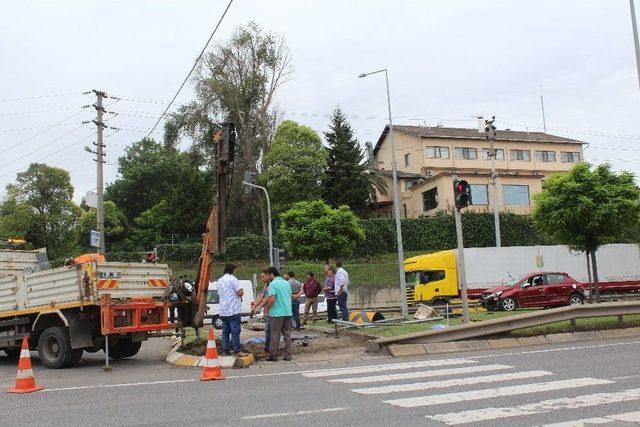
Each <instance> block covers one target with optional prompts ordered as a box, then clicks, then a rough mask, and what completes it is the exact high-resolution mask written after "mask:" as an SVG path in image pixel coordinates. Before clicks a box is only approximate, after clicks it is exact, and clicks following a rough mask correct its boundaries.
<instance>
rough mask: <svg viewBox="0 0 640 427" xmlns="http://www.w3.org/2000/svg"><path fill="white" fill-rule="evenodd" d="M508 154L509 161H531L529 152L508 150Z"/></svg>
mask: <svg viewBox="0 0 640 427" xmlns="http://www.w3.org/2000/svg"><path fill="white" fill-rule="evenodd" d="M509 152H510V158H511V160H520V161H523V162H530V161H531V151H529V150H509Z"/></svg>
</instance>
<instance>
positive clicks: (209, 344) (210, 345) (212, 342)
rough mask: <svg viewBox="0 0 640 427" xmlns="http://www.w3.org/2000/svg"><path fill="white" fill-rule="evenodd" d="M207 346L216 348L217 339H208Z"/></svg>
mask: <svg viewBox="0 0 640 427" xmlns="http://www.w3.org/2000/svg"><path fill="white" fill-rule="evenodd" d="M207 348H216V342H215V341H207Z"/></svg>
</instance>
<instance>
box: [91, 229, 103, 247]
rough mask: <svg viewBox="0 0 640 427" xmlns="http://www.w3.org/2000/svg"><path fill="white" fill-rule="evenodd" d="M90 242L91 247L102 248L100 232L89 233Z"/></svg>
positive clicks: (92, 231)
mask: <svg viewBox="0 0 640 427" xmlns="http://www.w3.org/2000/svg"><path fill="white" fill-rule="evenodd" d="M89 242H90V244H91V246H94V247H96V248H99V247H100V232H99V231H97V230H91V231H89Z"/></svg>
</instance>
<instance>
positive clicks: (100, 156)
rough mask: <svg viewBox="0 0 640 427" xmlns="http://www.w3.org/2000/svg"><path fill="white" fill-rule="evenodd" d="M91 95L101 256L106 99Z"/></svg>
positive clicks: (96, 91)
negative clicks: (103, 103) (92, 98)
mask: <svg viewBox="0 0 640 427" xmlns="http://www.w3.org/2000/svg"><path fill="white" fill-rule="evenodd" d="M92 92H93V93H95V94H96V97H97V100H96V103H95V104H94V105H93V107H94V108H95V109H96V113H97V117H96V119H95V120H93V123H95V124H96V127H97V129H98V140H97V141H96V160H95V161H96V170H97V174H96V177H97V183H96V185H97V186H96V194H97V199H98V200H97V208H96V210H97V215H96V217H97V219H98V221H97V222H98V233H100V246H99V247H98V251H99V252H100V253H101V254H103V255H104V254H105V241H104V173H103V165H104V156H105V153H104V150H103V149H104V142H103V138H102V131H103V129H104V128H105V124H104V122H103V121H102V114H103V113H104V107H103V106H102V100H103V99H104V98H107V94H106V93H104V92H102V91H99V90H95V89H94V90H92Z"/></svg>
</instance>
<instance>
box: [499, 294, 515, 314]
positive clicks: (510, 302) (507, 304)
mask: <svg viewBox="0 0 640 427" xmlns="http://www.w3.org/2000/svg"><path fill="white" fill-rule="evenodd" d="M500 306H501V307H502V309H503V310H504V311H513V310H515V309H516V308H517V307H518V302H517V301H516V299H515V298H513V297H507V298H505V299H503V300H502V304H501V305H500Z"/></svg>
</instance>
